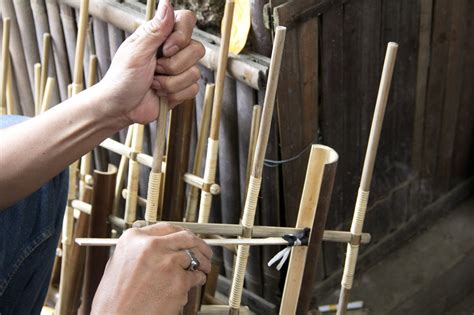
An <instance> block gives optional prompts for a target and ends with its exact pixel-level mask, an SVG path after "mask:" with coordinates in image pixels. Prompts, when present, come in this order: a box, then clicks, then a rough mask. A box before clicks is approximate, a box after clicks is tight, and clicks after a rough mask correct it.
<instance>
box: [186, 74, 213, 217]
mask: <svg viewBox="0 0 474 315" xmlns="http://www.w3.org/2000/svg"><path fill="white" fill-rule="evenodd" d="M214 87H215V84H214V83H208V84H206V91H205V92H204V102H203V107H202V115H201V127H200V128H199V133H198V140H197V144H196V152H195V153H194V162H193V169H192V171H191V174H192V175H198V176H199V174H200V172H201V166H202V156H203V154H204V146H205V144H206V143H205V141H206V139H207V136H208V133H209V122H210V118H211V110H212V99H213V96H214ZM186 175H187V174H185V178H184V180H185V182H186ZM203 184H204V181H203ZM201 189H202V188H201ZM198 198H199V191H198V189H197V188H196V187H195V186H194V187H191V188H190V189H189V193H188V200H187V203H186V212H185V215H184V220H185V221H187V222H194V221H196V208H197V203H198Z"/></svg>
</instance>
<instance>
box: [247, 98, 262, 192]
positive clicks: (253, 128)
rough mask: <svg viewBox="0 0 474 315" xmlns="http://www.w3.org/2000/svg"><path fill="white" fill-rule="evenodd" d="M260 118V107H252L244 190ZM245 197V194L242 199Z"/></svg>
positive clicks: (248, 177)
mask: <svg viewBox="0 0 474 315" xmlns="http://www.w3.org/2000/svg"><path fill="white" fill-rule="evenodd" d="M261 118H262V106H261V105H254V106H253V110H252V123H251V125H250V139H249V153H248V156H247V170H246V172H245V173H246V175H245V189H247V188H248V186H249V180H250V173H251V172H252V164H253V155H254V153H255V146H256V145H257V138H258V130H259V129H260V119H261ZM246 197H247V192H245V196H244V199H245V198H246Z"/></svg>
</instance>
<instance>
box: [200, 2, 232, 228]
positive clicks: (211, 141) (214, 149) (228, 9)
mask: <svg viewBox="0 0 474 315" xmlns="http://www.w3.org/2000/svg"><path fill="white" fill-rule="evenodd" d="M234 6H235V2H234V0H227V1H226V4H225V9H224V17H223V18H222V26H223V28H222V30H223V32H222V36H221V37H222V39H221V47H220V49H219V61H218V65H217V73H216V77H215V82H216V87H215V91H214V97H213V100H212V117H211V130H210V133H209V138H208V140H207V152H206V163H205V166H204V176H203V178H204V181H205V183H206V184H207V185H212V184H213V183H214V182H215V180H216V170H217V156H218V153H219V152H218V151H219V127H220V120H221V112H222V96H223V93H224V81H225V73H226V68H227V60H228V56H229V43H230V33H231V29H232V20H233V16H234ZM211 203H212V194H211V193H210V192H207V191H205V190H202V191H201V200H200V204H199V214H198V222H201V223H205V222H208V221H209V214H210V210H211Z"/></svg>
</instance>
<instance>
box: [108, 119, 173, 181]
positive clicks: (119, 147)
mask: <svg viewBox="0 0 474 315" xmlns="http://www.w3.org/2000/svg"><path fill="white" fill-rule="evenodd" d="M132 127H133V125H132V126H130V127H129V130H130V129H131V128H132ZM127 134H128V132H127ZM99 145H100V146H101V147H103V148H106V149H107V150H110V151H112V152H114V153H117V154H119V155H122V156H123V157H125V158H127V159H130V158H133V159H136V160H137V162H138V163H140V164H141V165H143V166H147V167H149V168H151V166H152V164H153V157H152V156H150V155H148V154H145V153H137V151H134V150H133V148H130V147H127V146H126V145H124V144H123V143H120V142H118V141H115V140H113V139H110V138H108V139H105V140H104V141H102V142H101V143H100V144H99ZM161 168H162V172H164V170H165V168H166V162H165V161H163V163H162V164H161Z"/></svg>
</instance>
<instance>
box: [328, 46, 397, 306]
mask: <svg viewBox="0 0 474 315" xmlns="http://www.w3.org/2000/svg"><path fill="white" fill-rule="evenodd" d="M397 50H398V44H396V43H393V42H390V43H388V45H387V52H386V54H385V61H384V65H383V70H382V77H381V79H380V86H379V91H378V95H377V101H376V104H375V110H374V117H373V119H372V126H371V128H370V135H369V143H368V145H367V151H366V154H365V160H364V166H363V169H362V176H361V180H360V186H359V191H358V194H357V199H356V204H355V209H354V217H353V218H352V225H351V233H352V234H353V236H354V239H356V240H357V239H358V238H359V237H360V235H361V234H362V229H363V225H364V219H365V213H366V211H367V203H368V200H369V192H370V182H371V180H372V173H373V170H374V165H375V157H376V155H377V148H378V144H379V139H380V133H381V130H382V124H383V117H384V114H385V108H386V106H387V100H388V95H389V92H390V84H391V82H392V76H393V69H394V67H395V60H396V57H397ZM359 246H360V244H359V242H353V243H348V244H347V254H346V260H345V263H344V273H343V276H342V281H341V293H340V296H339V303H338V307H337V314H338V315H342V314H346V311H347V303H348V302H349V293H350V290H351V288H352V283H353V280H354V273H355V269H356V264H357V256H358V254H359Z"/></svg>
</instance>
